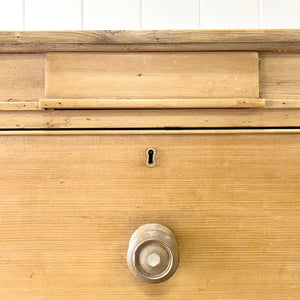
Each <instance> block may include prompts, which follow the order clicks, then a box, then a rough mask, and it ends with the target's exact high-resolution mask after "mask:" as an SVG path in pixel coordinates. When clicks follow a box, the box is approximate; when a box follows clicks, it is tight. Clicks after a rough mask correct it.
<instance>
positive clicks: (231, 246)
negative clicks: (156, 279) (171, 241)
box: [0, 133, 300, 300]
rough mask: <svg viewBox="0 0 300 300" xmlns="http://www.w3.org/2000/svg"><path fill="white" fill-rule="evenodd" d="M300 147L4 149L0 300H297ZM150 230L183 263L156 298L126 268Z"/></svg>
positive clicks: (250, 141)
mask: <svg viewBox="0 0 300 300" xmlns="http://www.w3.org/2000/svg"><path fill="white" fill-rule="evenodd" d="M149 146H151V147H155V149H156V150H157V167H155V168H151V169H150V168H147V167H146V166H145V158H146V157H145V149H147V148H148V147H149ZM299 146H300V135H299V134H289V135H282V134H279V133H278V134H272V135H268V134H261V135H247V134H245V135H222V134H220V135H206V134H204V135H192V136H184V135H182V136H174V135H172V136H170V135H159V136H154V135H146V136H145V135H144V136H139V135H134V136H129V135H128V136H118V135H115V136H89V135H81V136H63V137H59V136H18V137H16V136H11V137H8V136H6V137H4V136H2V137H0V150H1V151H0V156H1V159H0V161H1V168H0V180H1V194H0V202H1V210H0V257H1V259H0V271H1V274H5V276H1V277H0V291H1V297H3V299H9V300H15V299H18V300H19V299H20V298H22V299H24V300H27V299H39V298H43V299H98V298H99V297H100V298H101V299H105V300H106V299H129V298H130V299H139V300H142V299H153V298H157V299H172V300H174V299H175V300H179V299H180V300H181V299H191V300H194V299H197V300H198V299H209V300H211V299H223V300H226V299H228V300H232V299H245V300H246V299H249V300H250V299H251V300H252V299H272V300H275V299H276V300H277V299H278V300H282V299H290V300H292V299H297V298H298V296H299V276H300V273H299V270H300V269H299V267H300V266H299V260H300V246H299V238H300V237H299V217H300V215H299V209H300V207H299V203H300V202H299V200H300V191H299V185H300V176H299V175H300V174H299V170H300V147H299ZM116 187H117V188H116ZM148 222H158V223H162V224H164V225H166V226H169V227H170V228H171V229H172V230H173V232H174V233H175V235H176V237H177V239H178V243H179V250H180V254H181V259H180V264H179V268H178V270H177V272H176V274H175V275H174V276H173V277H172V278H171V279H170V280H169V281H167V282H166V283H164V284H161V285H157V286H155V287H153V286H149V285H146V284H143V283H141V282H139V281H137V280H136V279H135V278H134V277H133V276H132V275H131V274H130V272H129V270H128V267H127V264H126V251H127V246H128V241H129V238H130V236H131V234H132V233H133V231H134V230H135V229H136V228H137V227H139V226H140V225H142V224H144V223H148Z"/></svg>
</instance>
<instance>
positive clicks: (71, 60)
mask: <svg viewBox="0 0 300 300" xmlns="http://www.w3.org/2000/svg"><path fill="white" fill-rule="evenodd" d="M258 81H259V80H258V54H257V53H255V52H240V53H238V52H223V53H221V52H198V53H197V52H196V53H193V52H178V53H174V52H173V53H172V52H165V53H163V52H158V53H149V52H148V53H147V52H145V53H143V52H140V53H137V52H136V53H48V54H47V58H46V97H47V98H77V99H78V98H83V99H84V98H150V99H151V98H258V96H259V87H258Z"/></svg>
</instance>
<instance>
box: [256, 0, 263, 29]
mask: <svg viewBox="0 0 300 300" xmlns="http://www.w3.org/2000/svg"><path fill="white" fill-rule="evenodd" d="M257 1H258V28H259V29H260V28H261V23H262V22H261V21H262V20H261V0H257Z"/></svg>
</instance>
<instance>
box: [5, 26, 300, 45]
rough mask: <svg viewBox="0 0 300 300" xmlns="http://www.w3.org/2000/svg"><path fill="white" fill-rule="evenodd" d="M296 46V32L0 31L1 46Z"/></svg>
mask: <svg viewBox="0 0 300 300" xmlns="http://www.w3.org/2000/svg"><path fill="white" fill-rule="evenodd" d="M228 41H230V42H231V43H276V42H280V43H299V42H300V29H250V30H249V29H248V30H247V29H246V30H245V29H238V30H232V29H227V30H209V29H208V30H136V31H126V30H99V31H97V30H87V31H76V30H74V31H72V30H70V31H1V32H0V43H1V44H15V45H18V44H169V43H174V44H186V43H189V44H190V43H228Z"/></svg>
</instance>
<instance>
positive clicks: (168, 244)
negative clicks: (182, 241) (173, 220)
mask: <svg viewBox="0 0 300 300" xmlns="http://www.w3.org/2000/svg"><path fill="white" fill-rule="evenodd" d="M178 261H179V254H178V249H177V243H176V238H175V236H174V234H173V232H172V231H171V230H170V229H169V228H167V227H165V226H163V225H160V224H154V223H153V224H145V225H143V226H141V227H139V228H138V229H137V230H136V231H135V232H134V233H133V235H132V236H131V239H130V241H129V248H128V252H127V262H128V266H129V269H130V271H131V272H132V273H133V274H134V275H135V276H136V277H137V278H139V279H141V280H143V281H144V282H147V283H160V282H163V281H165V280H167V279H169V278H170V277H171V276H172V275H173V274H174V273H175V271H176V269H177V266H178Z"/></svg>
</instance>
